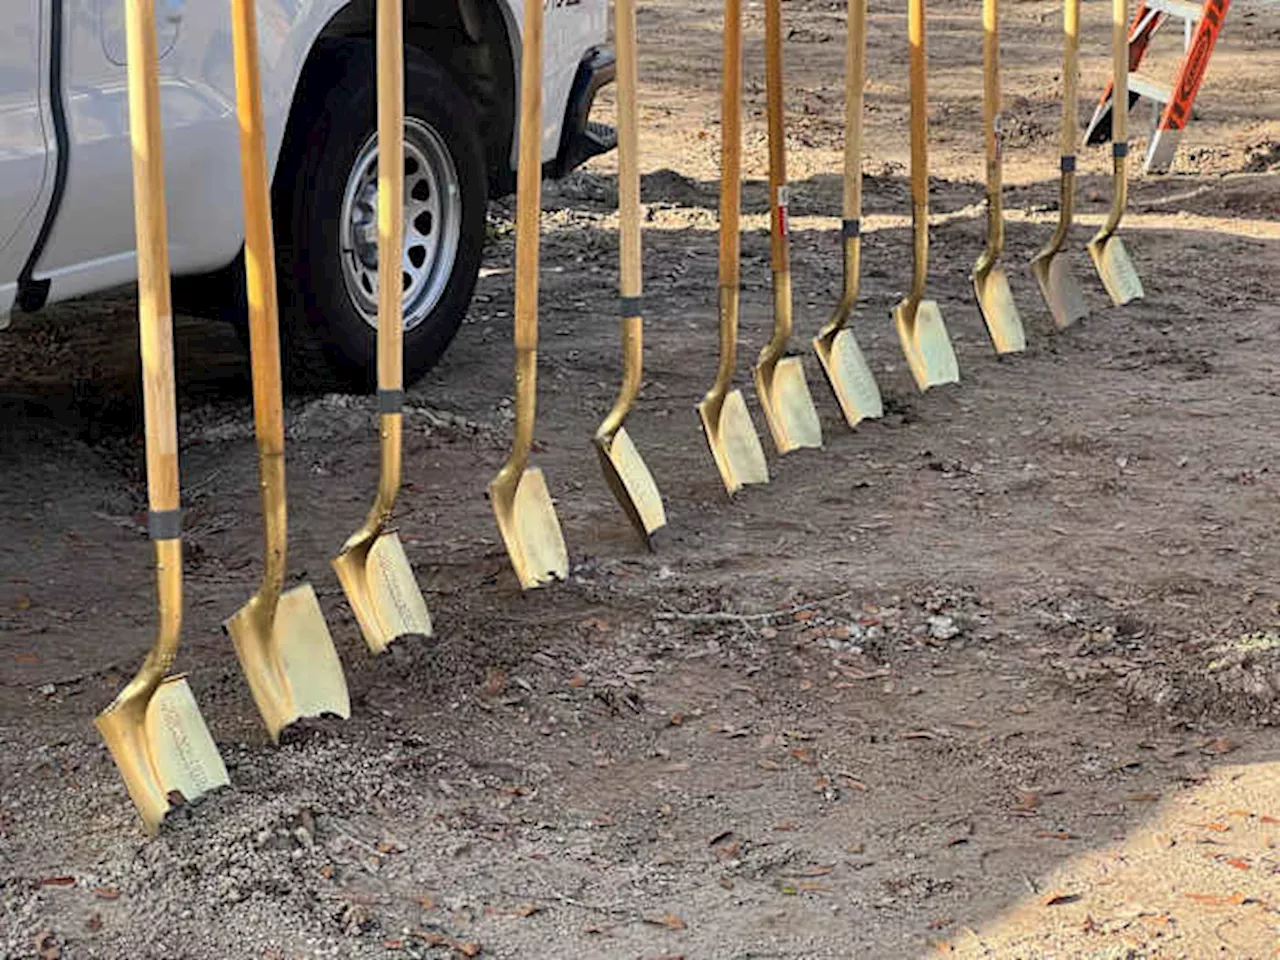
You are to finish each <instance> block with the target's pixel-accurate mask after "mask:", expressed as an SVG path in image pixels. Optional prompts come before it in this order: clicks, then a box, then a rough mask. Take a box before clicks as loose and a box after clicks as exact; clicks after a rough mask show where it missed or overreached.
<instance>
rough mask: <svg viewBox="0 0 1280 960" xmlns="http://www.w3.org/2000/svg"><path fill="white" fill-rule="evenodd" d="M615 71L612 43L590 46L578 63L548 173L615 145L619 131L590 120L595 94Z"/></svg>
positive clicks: (565, 169)
mask: <svg viewBox="0 0 1280 960" xmlns="http://www.w3.org/2000/svg"><path fill="white" fill-rule="evenodd" d="M616 75H617V64H616V61H615V60H614V56H613V48H612V47H593V48H592V49H591V50H588V51H587V54H586V56H584V57H583V58H582V62H581V63H579V64H578V73H577V76H575V77H574V79H573V87H572V88H571V89H570V91H569V103H568V106H567V107H566V109H565V117H564V127H563V129H562V132H561V134H560V151H559V152H558V153H557V154H556V159H555V161H554V162H553V163H552V164H551V170H550V174H551V176H553V177H563V176H564V175H565V174H567V173H569V172H570V171H571V170H574V169H576V168H577V167H579V166H581V165H582V164H584V163H586V162H587V161H588V160H590V159H591V158H592V157H596V156H599V155H600V154H602V153H608V152H609V151H610V150H612V149H613V148H614V147H616V146H617V145H618V135H617V133H616V132H615V131H614V129H613V127H611V126H609V125H608V124H604V123H596V122H593V121H592V120H591V107H592V105H593V104H594V103H595V99H596V94H597V93H598V92H599V90H600V88H601V87H603V86H605V85H606V84H609V83H612V82H613V80H614V77H615V76H616Z"/></svg>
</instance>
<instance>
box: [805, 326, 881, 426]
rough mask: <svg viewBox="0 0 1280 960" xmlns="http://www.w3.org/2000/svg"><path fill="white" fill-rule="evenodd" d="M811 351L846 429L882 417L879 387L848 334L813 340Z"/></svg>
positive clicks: (851, 334) (837, 332)
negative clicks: (841, 415)
mask: <svg viewBox="0 0 1280 960" xmlns="http://www.w3.org/2000/svg"><path fill="white" fill-rule="evenodd" d="M813 349H814V352H815V353H817V355H818V361H819V362H820V363H821V364H822V369H823V370H824V371H825V372H826V374H827V382H828V383H830V384H831V390H832V392H833V393H835V395H836V400H837V402H839V404H840V410H841V412H842V413H844V419H845V422H846V423H848V424H849V426H851V427H856V426H857V425H858V424H859V423H860V422H861V421H863V420H875V419H878V418H880V417H882V416H884V401H883V400H882V399H881V397H880V387H879V386H878V385H877V384H876V378H875V376H874V375H873V374H872V372H871V367H870V366H869V365H868V364H867V360H866V358H865V357H864V356H863V355H862V350H861V348H860V347H859V346H858V341H857V339H856V338H855V337H854V335H853V331H852V330H848V329H843V330H837V331H836V334H835V336H833V337H831V338H829V339H828V338H827V337H821V336H820V337H816V338H815V339H814V341H813Z"/></svg>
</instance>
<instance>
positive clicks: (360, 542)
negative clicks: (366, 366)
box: [333, 0, 432, 653]
mask: <svg viewBox="0 0 1280 960" xmlns="http://www.w3.org/2000/svg"><path fill="white" fill-rule="evenodd" d="M403 20H404V17H403V8H402V4H401V0H378V6H377V35H378V38H377V49H378V56H377V62H378V422H379V433H380V443H379V451H380V461H379V462H380V466H379V477H378V493H377V496H376V498H375V499H374V503H373V507H372V508H371V509H370V511H369V516H368V519H366V520H365V523H364V526H363V527H361V528H360V529H359V530H358V531H356V533H355V534H354V535H352V536H351V538H350V539H348V540H347V542H346V544H345V545H344V546H343V548H342V552H341V553H340V554H338V556H337V557H336V558H334V561H333V569H334V571H335V572H336V573H337V575H338V582H339V583H341V584H342V589H343V591H344V592H345V593H346V595H347V602H349V603H350V604H351V610H352V612H353V613H355V615H356V620H357V621H358V622H359V624H360V632H361V633H362V634H363V635H364V639H365V643H367V644H368V645H369V649H370V650H372V651H373V652H374V653H381V652H382V651H383V650H385V649H386V648H387V647H388V646H389V645H390V644H391V643H392V642H393V641H394V640H396V639H397V638H399V637H406V636H421V637H429V636H431V633H432V626H431V616H430V614H428V612H427V605H426V602H425V601H424V600H423V599H422V591H421V590H419V589H418V581H417V579H416V578H415V577H414V575H413V568H412V567H411V566H410V565H409V558H408V557H407V556H406V555H405V552H404V546H403V545H402V544H401V543H400V537H399V536H398V535H397V534H396V533H395V532H394V531H392V530H389V529H387V525H388V524H389V523H390V521H391V512H392V509H393V508H394V506H395V501H396V495H397V494H398V493H399V492H400V469H401V458H402V456H403V430H404V424H403V413H402V411H403V408H404V390H403V389H402V388H403V383H404V356H403V353H404V317H403V313H402V310H403V303H402V299H401V297H402V277H401V266H400V264H401V262H402V261H401V257H402V251H403V249H404V27H403Z"/></svg>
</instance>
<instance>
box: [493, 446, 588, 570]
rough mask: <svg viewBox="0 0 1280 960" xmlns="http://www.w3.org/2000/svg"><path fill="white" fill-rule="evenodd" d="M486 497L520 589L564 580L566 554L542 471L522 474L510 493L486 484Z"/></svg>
mask: <svg viewBox="0 0 1280 960" xmlns="http://www.w3.org/2000/svg"><path fill="white" fill-rule="evenodd" d="M489 497H490V499H491V500H492V501H493V511H494V514H495V515H496V516H497V518H498V529H499V530H500V531H501V533H502V539H503V541H504V542H505V543H506V545H507V555H508V556H509V557H510V558H511V566H512V567H514V568H515V572H516V578H517V579H518V580H519V581H520V586H521V587H523V588H524V589H526V590H528V589H531V588H533V587H540V586H542V585H543V584H544V583H549V582H550V581H552V580H563V579H565V578H566V577H567V576H568V575H569V551H568V549H567V548H566V547H565V544H564V534H563V533H562V532H561V530H560V520H559V518H558V517H557V516H556V508H555V507H554V506H553V505H552V503H551V493H550V491H548V490H547V481H546V478H545V477H544V476H543V475H542V471H541V470H540V469H538V468H537V467H533V468H530V469H528V470H525V471H524V473H523V474H522V475H521V476H520V482H519V483H518V484H517V485H516V488H515V491H514V493H511V492H509V491H508V490H507V489H505V488H501V487H499V486H497V484H496V483H495V484H490V486H489Z"/></svg>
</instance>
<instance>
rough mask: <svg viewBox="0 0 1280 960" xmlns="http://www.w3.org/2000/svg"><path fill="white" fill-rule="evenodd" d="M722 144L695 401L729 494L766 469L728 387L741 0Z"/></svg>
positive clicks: (743, 406) (728, 32)
mask: <svg viewBox="0 0 1280 960" xmlns="http://www.w3.org/2000/svg"><path fill="white" fill-rule="evenodd" d="M723 83H724V88H723V97H722V101H721V123H720V129H721V137H722V141H721V144H720V290H719V298H718V308H719V334H720V356H719V361H718V363H717V365H716V379H715V383H714V384H712V387H711V389H710V390H709V391H707V395H706V396H705V397H704V398H703V399H702V402H701V403H699V404H698V417H699V418H700V419H701V421H702V432H703V434H704V436H705V437H706V439H707V446H708V447H710V448H711V456H712V458H713V459H714V460H715V464H716V469H718V470H719V471H720V479H721V481H722V482H723V483H724V488H725V490H726V491H728V493H729V495H730V496H732V495H733V494H735V493H737V492H738V491H739V490H741V489H742V488H743V486H745V485H747V484H751V483H768V482H769V468H768V465H767V464H766V463H765V459H764V448H763V447H762V446H761V445H760V436H759V434H757V433H756V428H755V424H753V423H752V422H751V414H750V413H749V412H748V411H747V402H746V400H745V399H743V396H742V392H741V391H739V390H734V389H732V387H733V372H734V367H735V365H736V363H737V355H738V287H739V281H740V276H739V244H740V237H739V224H740V220H741V213H742V0H725V5H724V76H723Z"/></svg>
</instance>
